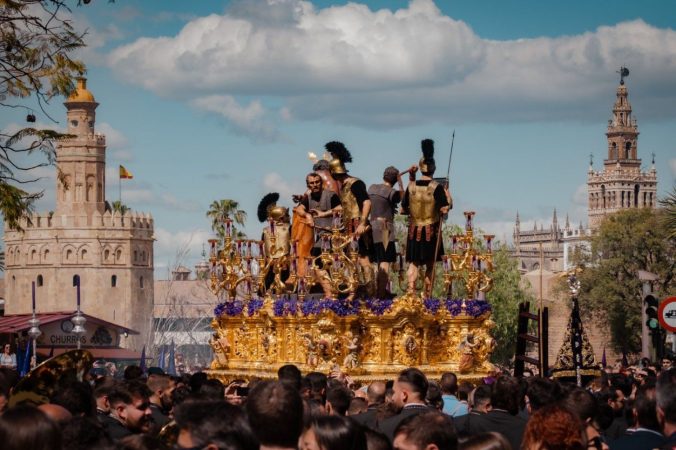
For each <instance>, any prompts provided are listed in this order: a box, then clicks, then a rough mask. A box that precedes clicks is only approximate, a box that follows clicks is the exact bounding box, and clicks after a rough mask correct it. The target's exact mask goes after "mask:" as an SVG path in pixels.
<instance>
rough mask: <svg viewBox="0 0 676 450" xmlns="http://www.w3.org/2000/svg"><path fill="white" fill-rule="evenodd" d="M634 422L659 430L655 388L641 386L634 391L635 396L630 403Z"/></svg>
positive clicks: (640, 425)
mask: <svg viewBox="0 0 676 450" xmlns="http://www.w3.org/2000/svg"><path fill="white" fill-rule="evenodd" d="M632 411H633V414H634V420H635V423H636V424H637V425H638V426H639V427H642V428H648V429H650V430H655V431H659V430H660V424H659V422H658V420H657V399H656V395H655V388H654V387H652V386H646V385H644V386H641V387H639V388H638V390H637V391H636V397H635V399H634V403H633V405H632Z"/></svg>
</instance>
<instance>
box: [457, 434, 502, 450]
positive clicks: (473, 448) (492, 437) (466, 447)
mask: <svg viewBox="0 0 676 450" xmlns="http://www.w3.org/2000/svg"><path fill="white" fill-rule="evenodd" d="M462 450H513V449H512V446H511V445H510V444H509V441H508V440H507V439H505V437H504V436H503V435H501V434H500V433H495V432H489V433H479V434H475V435H474V436H471V437H470V438H469V439H467V440H466V441H465V442H463V443H462Z"/></svg>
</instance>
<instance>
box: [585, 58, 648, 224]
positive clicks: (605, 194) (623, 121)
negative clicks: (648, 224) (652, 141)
mask: <svg viewBox="0 0 676 450" xmlns="http://www.w3.org/2000/svg"><path fill="white" fill-rule="evenodd" d="M625 71H626V73H625ZM620 72H621V73H622V77H621V79H620V85H619V86H618V87H617V98H616V99H615V104H614V105H613V116H612V119H610V120H609V121H608V130H607V131H606V136H607V137H608V158H607V159H605V160H604V161H603V170H601V171H600V172H595V171H594V168H593V166H592V164H590V165H589V171H588V173H587V189H588V192H589V200H588V206H587V213H588V216H589V226H590V228H592V229H594V228H596V227H598V225H599V223H600V222H601V220H602V219H603V217H604V216H605V215H606V214H609V213H613V212H616V211H619V210H622V209H627V208H654V207H655V204H656V200H657V170H656V169H655V162H654V160H653V164H652V167H651V169H650V170H649V171H646V172H642V171H641V159H640V158H639V157H638V135H639V131H638V125H637V123H636V118H634V117H632V110H631V104H630V103H629V99H628V98H627V86H626V85H625V83H624V76H626V75H627V74H628V71H627V70H626V69H624V68H622V69H621V71H620Z"/></svg>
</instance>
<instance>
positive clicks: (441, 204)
mask: <svg viewBox="0 0 676 450" xmlns="http://www.w3.org/2000/svg"><path fill="white" fill-rule="evenodd" d="M421 147H422V153H423V156H422V158H421V159H420V163H419V168H420V172H421V173H422V177H421V179H420V180H417V181H416V180H415V170H414V171H412V172H411V173H410V175H409V180H410V183H409V185H408V187H407V189H406V193H405V194H404V199H403V200H402V212H403V213H404V214H408V216H409V225H408V238H407V245H406V261H407V262H408V263H409V265H408V273H407V277H408V294H414V293H415V283H416V280H417V279H418V270H419V268H420V266H422V265H425V287H424V295H425V296H430V295H431V294H432V272H433V270H434V264H435V262H436V261H440V260H441V256H442V255H443V254H444V246H443V240H442V239H441V236H440V235H439V233H440V232H441V229H440V228H441V223H442V217H443V215H444V214H447V213H448V211H449V209H450V208H451V207H452V201H451V197H450V194H449V193H448V192H447V191H446V189H445V188H444V186H443V185H442V184H441V183H438V182H437V181H435V180H434V179H433V178H432V177H433V176H434V171H435V169H436V166H435V161H434V141H432V140H431V139H425V140H423V141H422V142H421Z"/></svg>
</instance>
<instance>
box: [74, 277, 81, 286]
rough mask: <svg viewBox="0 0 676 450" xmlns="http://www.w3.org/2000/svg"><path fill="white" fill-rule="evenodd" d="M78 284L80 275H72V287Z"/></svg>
mask: <svg viewBox="0 0 676 450" xmlns="http://www.w3.org/2000/svg"><path fill="white" fill-rule="evenodd" d="M78 284H80V275H73V286H77V285H78Z"/></svg>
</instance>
